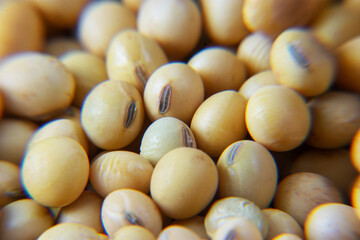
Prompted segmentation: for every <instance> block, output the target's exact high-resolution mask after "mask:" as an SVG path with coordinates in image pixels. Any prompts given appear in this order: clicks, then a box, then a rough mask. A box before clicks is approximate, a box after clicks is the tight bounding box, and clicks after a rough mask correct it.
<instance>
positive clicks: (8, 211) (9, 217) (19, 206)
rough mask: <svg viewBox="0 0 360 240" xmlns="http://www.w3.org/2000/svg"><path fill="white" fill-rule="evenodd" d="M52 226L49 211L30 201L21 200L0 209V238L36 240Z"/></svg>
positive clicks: (52, 220) (52, 219) (51, 217)
mask: <svg viewBox="0 0 360 240" xmlns="http://www.w3.org/2000/svg"><path fill="white" fill-rule="evenodd" d="M53 224H54V218H53V216H52V215H51V213H50V211H49V210H48V209H47V208H46V207H44V206H42V205H40V204H39V203H37V202H36V201H34V200H32V199H21V200H18V201H15V202H12V203H9V204H8V205H6V206H4V207H3V208H2V209H1V218H0V238H1V239H12V240H32V239H37V238H38V237H39V236H40V235H41V234H42V233H43V232H44V231H45V230H47V229H48V228H50V227H51V226H52V225H53Z"/></svg>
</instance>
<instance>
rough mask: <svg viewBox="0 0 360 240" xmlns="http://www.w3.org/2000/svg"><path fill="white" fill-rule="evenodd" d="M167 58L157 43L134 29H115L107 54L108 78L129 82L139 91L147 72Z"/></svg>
mask: <svg viewBox="0 0 360 240" xmlns="http://www.w3.org/2000/svg"><path fill="white" fill-rule="evenodd" d="M167 62H168V59H167V56H166V55H165V52H164V50H163V49H162V48H161V47H160V45H159V44H158V43H157V42H156V41H155V40H153V39H150V38H148V37H145V36H144V35H143V34H141V33H139V32H138V31H136V30H134V29H124V30H122V31H120V32H119V33H117V34H116V35H115V36H114V37H113V38H112V40H111V42H110V45H109V48H108V50H107V54H106V69H107V73H108V74H109V78H110V79H111V80H122V81H126V82H129V83H131V84H133V85H134V86H136V88H137V89H138V90H139V92H140V93H141V94H142V93H143V91H144V87H145V85H146V82H147V80H148V78H149V76H150V75H151V74H152V73H153V72H154V71H155V70H156V69H157V68H159V67H160V66H162V65H164V64H165V63H167Z"/></svg>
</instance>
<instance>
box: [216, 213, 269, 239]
mask: <svg viewBox="0 0 360 240" xmlns="http://www.w3.org/2000/svg"><path fill="white" fill-rule="evenodd" d="M212 239H213V240H228V239H233V240H247V239H252V240H262V239H263V237H262V235H261V232H260V230H259V228H258V227H257V226H256V225H255V224H254V223H253V222H252V221H251V220H249V219H247V218H245V217H228V218H226V219H224V222H223V223H222V224H221V226H220V227H219V228H218V229H216V232H215V236H214V237H213V238H212Z"/></svg>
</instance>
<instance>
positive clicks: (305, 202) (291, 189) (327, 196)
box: [274, 172, 343, 226]
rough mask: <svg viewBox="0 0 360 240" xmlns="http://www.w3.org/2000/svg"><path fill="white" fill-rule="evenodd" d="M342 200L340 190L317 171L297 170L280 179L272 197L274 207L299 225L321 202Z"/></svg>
mask: <svg viewBox="0 0 360 240" xmlns="http://www.w3.org/2000/svg"><path fill="white" fill-rule="evenodd" d="M342 201H343V199H342V195H341V193H340V191H339V190H338V189H337V188H336V186H335V185H334V184H333V183H332V182H331V181H330V180H329V179H328V178H327V177H324V176H322V175H320V174H317V173H310V172H298V173H293V174H290V175H288V176H287V177H285V178H284V179H282V180H281V181H280V183H279V185H278V188H277V192H276V195H275V198H274V207H275V208H277V209H280V210H282V211H284V212H286V213H287V214H289V215H290V216H292V217H293V218H294V219H295V220H296V221H297V222H298V223H299V224H300V225H301V226H304V223H305V219H306V217H307V215H308V214H309V213H310V211H311V210H312V209H313V208H315V207H316V206H318V205H320V204H322V203H329V202H337V203H341V202H342Z"/></svg>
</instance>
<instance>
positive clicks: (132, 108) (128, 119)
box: [124, 100, 136, 128]
mask: <svg viewBox="0 0 360 240" xmlns="http://www.w3.org/2000/svg"><path fill="white" fill-rule="evenodd" d="M135 115H136V102H135V101H134V100H132V101H131V102H130V103H129V104H128V105H127V108H126V113H125V117H124V119H125V120H124V127H125V128H128V127H130V126H131V124H132V123H133V121H134V119H135Z"/></svg>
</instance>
